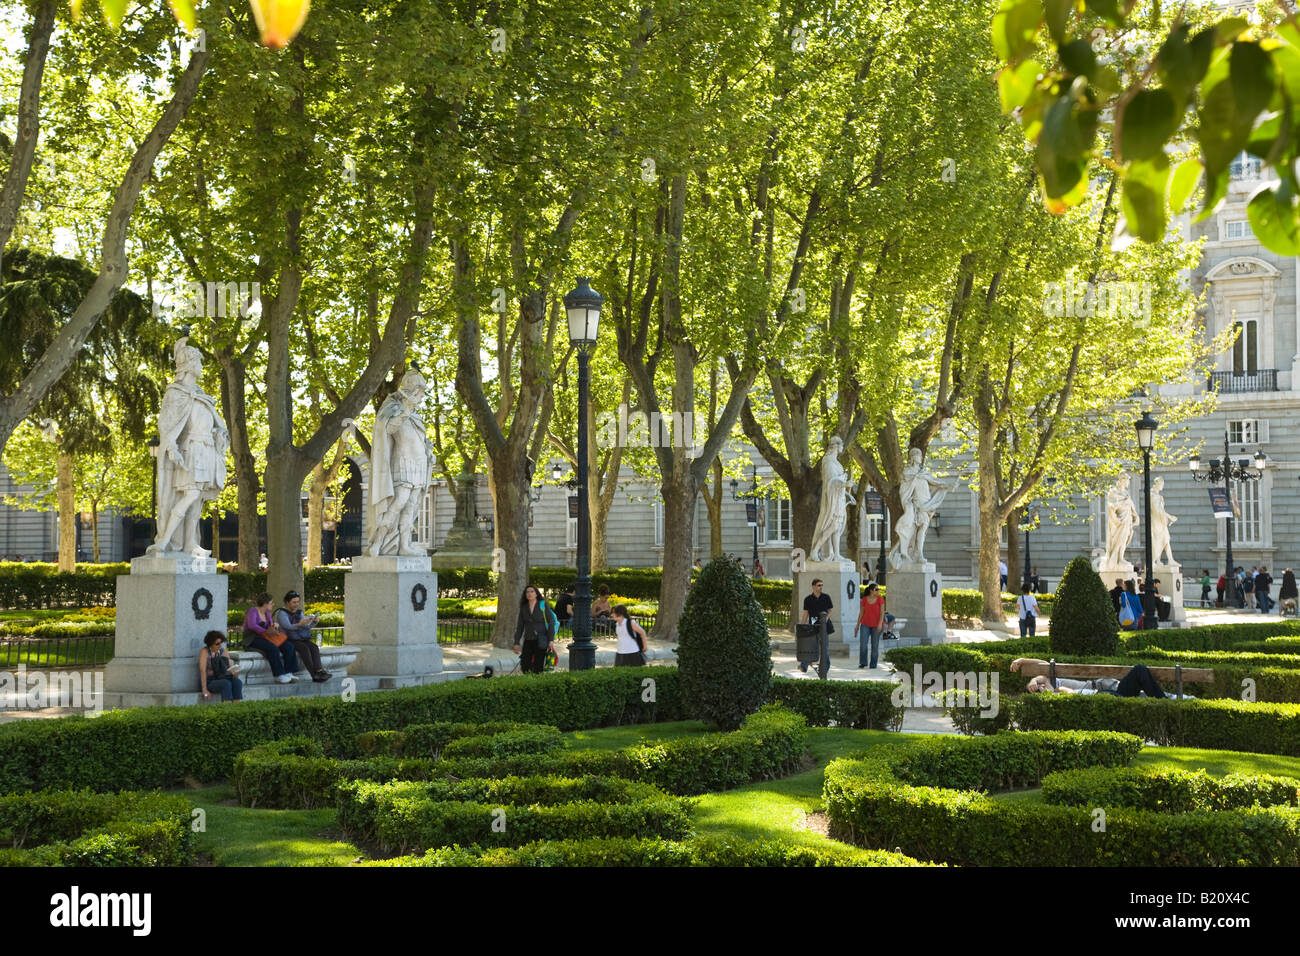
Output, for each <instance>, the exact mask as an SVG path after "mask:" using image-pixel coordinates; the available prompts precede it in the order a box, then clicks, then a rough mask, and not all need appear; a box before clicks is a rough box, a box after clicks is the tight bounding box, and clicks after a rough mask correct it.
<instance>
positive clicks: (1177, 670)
mask: <svg viewBox="0 0 1300 956" xmlns="http://www.w3.org/2000/svg"><path fill="white" fill-rule="evenodd" d="M1132 669H1133V665H1132V664H1058V663H1057V662H1056V661H1055V660H1050V661H1048V662H1047V663H1045V664H1040V663H1037V662H1034V663H1030V662H1028V661H1026V662H1025V663H1023V664H1021V665H1020V673H1021V675H1023V676H1024V677H1046V678H1047V679H1048V680H1049V681H1051V682H1052V686H1053V687H1055V686H1056V679H1057V678H1058V677H1069V678H1073V679H1075V680H1094V679H1095V678H1098V677H1113V678H1115V679H1116V680H1118V679H1120V678H1122V677H1123V676H1124V675H1125V674H1127V673H1128V672H1129V671H1131V670H1132ZM1147 670H1149V671H1150V672H1151V676H1152V677H1154V678H1155V679H1156V680H1158V681H1172V682H1173V684H1174V695H1175V696H1177V697H1178V698H1180V699H1181V698H1182V696H1183V681H1187V682H1188V683H1190V684H1208V683H1210V682H1211V681H1213V680H1214V670H1213V668H1209V667H1184V666H1183V665H1182V664H1175V665H1174V666H1173V667H1152V666H1150V665H1149V664H1148V665H1147Z"/></svg>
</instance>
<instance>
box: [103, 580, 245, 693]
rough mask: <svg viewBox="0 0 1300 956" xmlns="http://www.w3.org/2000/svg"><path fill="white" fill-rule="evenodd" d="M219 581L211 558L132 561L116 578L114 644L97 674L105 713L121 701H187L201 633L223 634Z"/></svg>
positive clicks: (193, 689) (195, 681)
mask: <svg viewBox="0 0 1300 956" xmlns="http://www.w3.org/2000/svg"><path fill="white" fill-rule="evenodd" d="M226 594H227V591H226V577H225V575H222V574H218V573H217V562H216V561H215V560H214V559H212V558H194V557H191V556H189V555H181V554H167V555H160V556H151V557H144V558H136V559H135V560H133V561H132V562H131V573H130V574H120V575H118V577H117V628H116V630H117V637H116V642H115V650H114V654H113V659H112V660H111V661H109V663H108V666H107V667H106V668H105V669H104V695H105V705H106V706H109V707H113V706H117V704H116V703H115V701H117V700H121V699H123V695H131V694H152V695H162V699H161V702H163V703H168V702H179V700H175V701H172V700H170V698H171V696H172V695H192V694H195V693H197V692H198V690H199V650H200V649H201V648H202V647H203V635H204V634H206V633H207V632H208V631H220V632H221V633H222V634H225V633H226Z"/></svg>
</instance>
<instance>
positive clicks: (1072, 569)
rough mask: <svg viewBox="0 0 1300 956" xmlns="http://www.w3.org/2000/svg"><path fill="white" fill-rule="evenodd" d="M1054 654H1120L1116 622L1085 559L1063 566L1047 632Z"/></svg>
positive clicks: (1107, 598)
mask: <svg viewBox="0 0 1300 956" xmlns="http://www.w3.org/2000/svg"><path fill="white" fill-rule="evenodd" d="M1048 633H1049V634H1050V637H1051V646H1052V650H1053V651H1054V652H1055V653H1057V654H1101V655H1113V654H1118V653H1119V621H1118V619H1117V618H1116V616H1115V605H1114V604H1112V603H1111V601H1110V593H1109V592H1108V591H1107V590H1106V585H1105V584H1104V583H1102V580H1101V576H1100V575H1099V574H1097V572H1096V571H1094V570H1093V569H1092V564H1091V563H1090V562H1089V561H1088V559H1087V558H1085V557H1082V556H1080V557H1077V558H1075V559H1074V560H1073V561H1071V562H1070V563H1069V564H1067V565H1066V566H1065V574H1064V575H1062V577H1061V583H1060V585H1059V586H1058V587H1057V589H1056V599H1055V601H1054V602H1053V604H1052V626H1051V628H1050V629H1049V632H1048Z"/></svg>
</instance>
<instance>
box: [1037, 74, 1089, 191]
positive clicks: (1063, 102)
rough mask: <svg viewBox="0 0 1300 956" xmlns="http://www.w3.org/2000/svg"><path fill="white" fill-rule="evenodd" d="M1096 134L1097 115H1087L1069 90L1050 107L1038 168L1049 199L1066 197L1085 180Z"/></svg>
mask: <svg viewBox="0 0 1300 956" xmlns="http://www.w3.org/2000/svg"><path fill="white" fill-rule="evenodd" d="M1095 134H1096V120H1095V117H1092V116H1091V115H1090V116H1089V117H1087V118H1085V117H1083V116H1082V115H1081V113H1080V111H1078V110H1077V109H1076V104H1075V102H1074V99H1073V98H1072V97H1071V96H1070V94H1069V93H1065V94H1063V95H1061V96H1058V97H1057V98H1056V99H1055V100H1054V101H1053V102H1052V103H1051V104H1050V105H1049V106H1048V107H1047V110H1046V112H1045V113H1044V115H1043V129H1042V132H1040V133H1039V135H1038V171H1039V172H1040V173H1041V174H1042V177H1043V184H1044V189H1045V191H1046V193H1047V196H1048V198H1049V199H1057V200H1059V199H1062V198H1063V197H1065V196H1066V195H1067V194H1069V193H1070V192H1071V191H1072V190H1074V189H1075V188H1076V187H1077V186H1078V185H1079V183H1080V181H1081V180H1084V174H1085V173H1086V171H1087V166H1088V163H1087V158H1086V157H1087V153H1088V151H1089V150H1090V149H1091V148H1092V144H1093V139H1094V137H1095ZM1085 186H1086V181H1085Z"/></svg>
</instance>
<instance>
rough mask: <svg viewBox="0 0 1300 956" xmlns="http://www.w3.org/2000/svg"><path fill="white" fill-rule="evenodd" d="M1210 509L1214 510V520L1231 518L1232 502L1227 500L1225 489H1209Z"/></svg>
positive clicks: (1226, 490)
mask: <svg viewBox="0 0 1300 956" xmlns="http://www.w3.org/2000/svg"><path fill="white" fill-rule="evenodd" d="M1210 507H1211V508H1212V509H1213V510H1214V517H1216V518H1231V517H1232V502H1231V501H1229V500H1228V489H1227V488H1211V489H1210Z"/></svg>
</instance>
